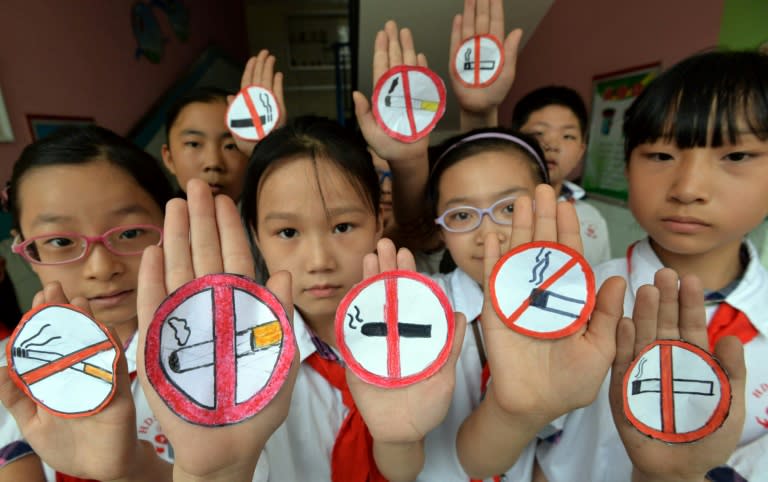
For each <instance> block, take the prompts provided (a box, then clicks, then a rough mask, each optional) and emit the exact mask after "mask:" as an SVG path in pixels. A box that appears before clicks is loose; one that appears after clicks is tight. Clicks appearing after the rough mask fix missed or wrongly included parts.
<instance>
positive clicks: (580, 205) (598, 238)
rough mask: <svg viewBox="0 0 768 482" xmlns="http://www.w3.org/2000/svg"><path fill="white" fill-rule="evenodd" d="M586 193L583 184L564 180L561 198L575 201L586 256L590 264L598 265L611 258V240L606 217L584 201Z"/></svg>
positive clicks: (561, 199) (574, 205)
mask: <svg viewBox="0 0 768 482" xmlns="http://www.w3.org/2000/svg"><path fill="white" fill-rule="evenodd" d="M586 194H587V193H586V191H584V189H583V188H582V187H581V186H579V185H577V184H574V183H572V182H569V181H563V188H562V190H561V192H560V198H559V200H560V201H569V202H572V203H573V207H574V208H575V209H576V214H577V215H578V216H579V225H580V226H581V239H582V242H583V244H584V258H586V260H587V261H588V262H589V264H590V265H592V266H597V265H599V264H600V263H603V262H605V261H608V260H609V259H611V241H610V238H609V236H608V225H607V224H606V222H605V218H603V215H602V214H600V211H598V210H597V208H596V207H594V206H592V205H591V204H589V203H587V202H586V201H584V197H585V196H586Z"/></svg>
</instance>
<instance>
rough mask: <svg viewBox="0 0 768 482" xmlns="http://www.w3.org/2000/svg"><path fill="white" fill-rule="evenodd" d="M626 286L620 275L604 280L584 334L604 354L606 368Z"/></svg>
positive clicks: (612, 351)
mask: <svg viewBox="0 0 768 482" xmlns="http://www.w3.org/2000/svg"><path fill="white" fill-rule="evenodd" d="M626 288H627V283H626V281H625V280H624V279H623V278H621V277H618V276H614V277H611V278H608V279H607V280H605V282H603V285H602V286H601V287H600V291H598V293H597V299H596V301H595V309H594V311H593V312H592V317H591V318H590V320H589V326H588V329H587V332H586V336H587V337H588V338H589V339H590V341H593V342H594V344H595V345H596V346H598V347H599V349H600V352H601V353H602V354H603V355H604V356H605V358H606V361H607V364H606V368H607V367H608V365H610V363H611V360H613V358H614V356H615V350H616V327H617V325H618V324H619V321H620V320H621V319H622V317H623V316H624V292H625V291H626Z"/></svg>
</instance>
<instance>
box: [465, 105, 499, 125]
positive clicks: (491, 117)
mask: <svg viewBox="0 0 768 482" xmlns="http://www.w3.org/2000/svg"><path fill="white" fill-rule="evenodd" d="M460 123H461V130H462V131H470V130H473V129H479V128H481V127H497V126H498V125H499V109H498V108H497V107H495V106H494V107H491V108H490V109H485V110H480V111H471V110H467V109H465V108H462V109H461V115H460Z"/></svg>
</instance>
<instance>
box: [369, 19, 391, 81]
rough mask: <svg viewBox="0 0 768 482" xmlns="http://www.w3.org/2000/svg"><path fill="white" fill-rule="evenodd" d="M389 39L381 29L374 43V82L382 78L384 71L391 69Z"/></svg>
mask: <svg viewBox="0 0 768 482" xmlns="http://www.w3.org/2000/svg"><path fill="white" fill-rule="evenodd" d="M388 48H389V40H388V38H387V33H386V32H384V31H383V30H379V31H378V33H377V34H376V40H375V41H374V43H373V84H374V86H375V85H376V82H378V80H379V79H380V78H381V76H382V75H384V73H385V72H386V71H387V70H389V53H388V52H387V49H388Z"/></svg>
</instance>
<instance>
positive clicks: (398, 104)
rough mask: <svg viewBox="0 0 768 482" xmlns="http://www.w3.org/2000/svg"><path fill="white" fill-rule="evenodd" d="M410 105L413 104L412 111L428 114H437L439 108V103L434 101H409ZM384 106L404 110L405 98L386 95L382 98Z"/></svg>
mask: <svg viewBox="0 0 768 482" xmlns="http://www.w3.org/2000/svg"><path fill="white" fill-rule="evenodd" d="M411 103H412V104H413V109H414V110H425V111H428V112H437V110H438V109H439V108H440V102H439V101H435V100H424V99H416V98H413V99H411ZM384 105H385V106H387V107H394V108H401V109H405V108H406V105H405V97H403V96H402V95H388V96H386V97H384Z"/></svg>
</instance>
